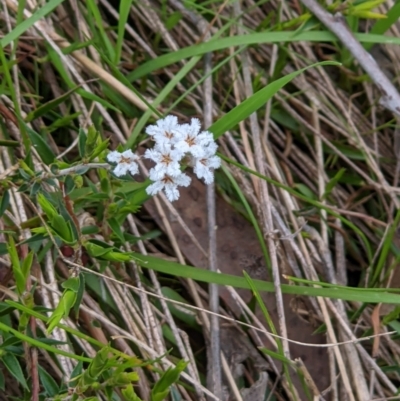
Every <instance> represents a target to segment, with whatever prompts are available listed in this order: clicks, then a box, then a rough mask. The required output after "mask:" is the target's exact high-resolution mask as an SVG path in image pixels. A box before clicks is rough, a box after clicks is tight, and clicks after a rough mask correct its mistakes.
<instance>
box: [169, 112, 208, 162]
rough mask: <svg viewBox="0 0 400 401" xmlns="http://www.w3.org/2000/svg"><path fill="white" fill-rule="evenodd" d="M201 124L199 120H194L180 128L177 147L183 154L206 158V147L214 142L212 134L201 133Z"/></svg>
mask: <svg viewBox="0 0 400 401" xmlns="http://www.w3.org/2000/svg"><path fill="white" fill-rule="evenodd" d="M200 129H201V124H200V120H198V119H197V118H192V121H191V122H190V124H183V125H181V126H180V128H179V141H178V142H177V143H176V145H175V146H176V147H177V148H179V149H180V150H181V151H182V152H183V153H191V154H192V155H193V156H194V157H202V156H204V147H206V146H208V145H209V144H211V143H213V142H214V137H213V135H212V134H211V132H208V131H202V132H200Z"/></svg>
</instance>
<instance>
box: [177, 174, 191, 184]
mask: <svg viewBox="0 0 400 401" xmlns="http://www.w3.org/2000/svg"><path fill="white" fill-rule="evenodd" d="M191 181H192V179H191V178H190V177H189V176H188V175H186V174H185V173H181V174H179V175H178V176H176V177H174V182H175V184H176V185H180V186H181V187H188V186H189V185H190V182H191Z"/></svg>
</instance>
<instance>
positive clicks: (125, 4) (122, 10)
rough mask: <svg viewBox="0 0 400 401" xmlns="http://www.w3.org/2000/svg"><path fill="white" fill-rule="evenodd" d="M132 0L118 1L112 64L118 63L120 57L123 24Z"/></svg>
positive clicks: (123, 30) (123, 31) (126, 19)
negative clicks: (115, 39) (116, 32)
mask: <svg viewBox="0 0 400 401" xmlns="http://www.w3.org/2000/svg"><path fill="white" fill-rule="evenodd" d="M132 1H133V0H121V1H120V3H119V18H118V35H117V43H116V45H115V58H114V64H118V63H119V62H120V59H121V50H122V44H123V42H124V33H125V24H126V22H127V21H128V17H129V13H130V10H131V6H132Z"/></svg>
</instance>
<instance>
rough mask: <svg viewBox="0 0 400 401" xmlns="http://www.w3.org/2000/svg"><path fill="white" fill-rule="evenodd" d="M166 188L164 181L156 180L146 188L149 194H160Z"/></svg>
mask: <svg viewBox="0 0 400 401" xmlns="http://www.w3.org/2000/svg"><path fill="white" fill-rule="evenodd" d="M163 188H164V183H163V182H162V181H156V182H154V183H153V184H151V185H149V186H148V187H147V188H146V192H147V194H148V195H155V194H158V193H159V192H160V191H161V190H162V189H163Z"/></svg>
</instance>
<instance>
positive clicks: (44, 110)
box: [25, 86, 80, 123]
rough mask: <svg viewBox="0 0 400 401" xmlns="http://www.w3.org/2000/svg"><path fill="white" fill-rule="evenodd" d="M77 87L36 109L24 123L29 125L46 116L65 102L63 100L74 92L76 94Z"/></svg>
mask: <svg viewBox="0 0 400 401" xmlns="http://www.w3.org/2000/svg"><path fill="white" fill-rule="evenodd" d="M79 87H80V86H75V88H72V89H70V90H69V91H68V92H65V93H63V94H62V95H61V96H59V97H57V98H55V99H52V100H50V101H49V102H47V103H44V104H42V105H41V106H39V107H37V108H36V109H35V110H33V111H31V112H30V113H29V114H28V115H27V116H26V118H25V122H27V123H29V122H31V121H33V120H36V119H37V118H39V117H42V116H44V115H45V114H47V113H48V112H49V111H51V110H53V109H55V108H56V107H57V106H58V105H60V104H61V103H63V102H65V100H67V99H68V98H69V97H70V96H71V95H72V94H73V93H74V92H76V91H77V90H78V89H79Z"/></svg>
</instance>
